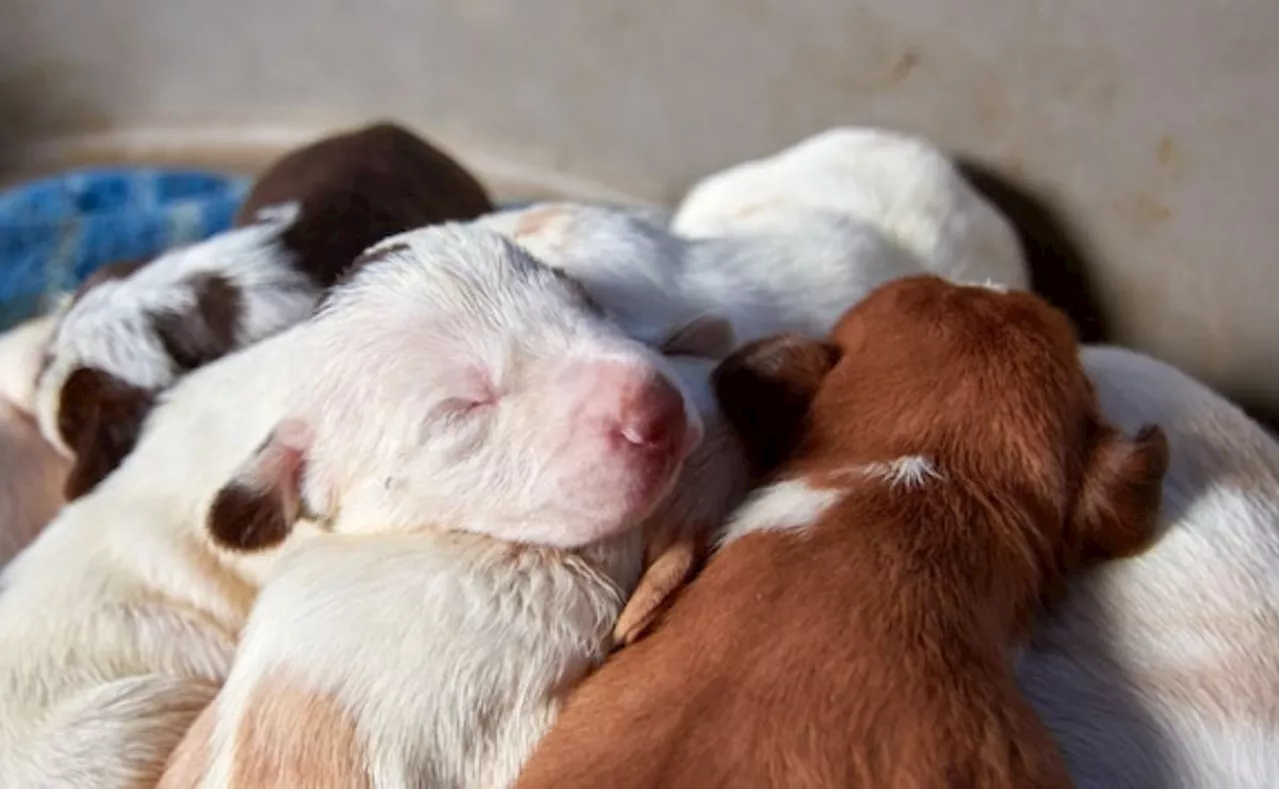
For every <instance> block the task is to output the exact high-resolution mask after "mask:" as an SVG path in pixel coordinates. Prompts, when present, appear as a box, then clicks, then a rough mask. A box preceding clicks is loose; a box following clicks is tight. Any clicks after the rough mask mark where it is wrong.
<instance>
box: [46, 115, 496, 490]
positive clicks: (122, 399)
mask: <svg viewBox="0 0 1280 789" xmlns="http://www.w3.org/2000/svg"><path fill="white" fill-rule="evenodd" d="M491 208H492V206H491V205H490V204H489V201H488V198H487V196H486V195H485V193H484V190H483V189H482V188H481V187H480V186H479V184H477V183H476V182H475V181H474V179H472V178H471V177H470V176H469V175H467V173H466V172H465V171H463V170H462V169H461V167H459V166H458V165H457V164H455V163H454V162H453V161H452V160H450V159H449V158H448V157H447V156H445V155H444V154H443V153H441V152H440V151H438V150H436V149H435V148H433V147H432V146H431V145H429V144H428V143H426V142H424V141H422V140H420V139H418V138H417V137H415V136H413V135H412V134H410V133H409V132H407V131H405V130H403V129H401V128H399V127H397V126H393V125H390V124H379V125H375V126H370V127H367V128H364V129H361V130H359V131H356V132H352V133H349V134H343V135H339V136H336V137H331V138H328V139H325V140H322V141H320V142H318V143H314V144H312V145H309V146H307V147H304V148H301V149H299V150H297V151H295V152H293V153H291V154H289V155H287V156H285V157H284V158H283V159H282V160H280V161H279V162H278V163H276V164H275V165H274V166H272V167H271V168H269V169H268V170H267V171H266V172H265V173H264V174H263V175H262V177H261V178H260V179H259V180H258V182H257V184H256V185H255V186H254V188H253V190H252V191H251V192H250V194H249V196H248V199H247V201H246V203H245V205H244V207H243V208H242V210H241V213H240V217H239V220H240V224H241V225H242V226H241V227H240V228H238V229H235V230H231V231H229V232H227V233H224V234H221V235H219V236H216V237H214V238H212V239H209V240H207V241H204V242H202V243H198V244H194V245H191V246H187V247H185V248H181V249H177V250H174V251H171V252H169V253H166V254H163V255H160V256H159V257H157V258H155V259H154V260H150V261H131V262H126V263H122V264H120V265H116V266H111V267H108V268H106V269H103V270H101V271H99V272H98V273H97V274H96V275H95V276H94V277H92V278H91V279H90V280H89V281H88V282H86V283H85V284H84V285H83V286H82V287H81V289H80V291H79V292H78V293H77V294H76V296H75V298H74V299H73V300H72V301H71V303H70V305H69V307H68V309H67V310H66V311H65V312H64V313H63V314H62V315H61V316H60V319H59V321H58V327H57V331H56V334H55V336H54V338H53V341H52V343H51V344H50V347H49V349H48V355H47V357H46V360H45V366H44V369H43V371H42V372H41V374H40V376H39V382H38V385H37V391H36V401H37V409H36V411H37V414H38V415H39V420H40V428H41V430H42V432H43V433H44V435H45V437H46V438H47V439H48V440H49V441H50V442H51V443H53V445H54V446H56V447H57V448H58V449H59V450H60V451H61V452H62V453H63V454H64V455H66V456H67V457H69V458H73V459H74V464H73V466H72V470H71V473H70V475H69V477H68V479H67V487H66V494H67V496H68V498H77V497H79V496H82V495H84V494H85V493H87V492H88V491H89V490H91V489H93V487H94V486H95V485H97V484H98V483H99V482H101V481H102V479H103V478H104V477H106V476H107V474H109V473H111V471H112V470H114V469H115V468H116V467H117V466H119V465H120V461H121V460H123V459H124V457H125V456H126V455H127V454H128V453H129V452H130V451H131V450H132V448H133V446H134V444H135V443H136V441H137V436H138V430H139V428H140V427H141V425H142V422H143V420H144V418H145V417H146V414H147V413H148V412H149V411H150V410H151V408H152V407H153V406H154V404H155V400H156V396H157V394H158V393H159V392H161V391H163V390H165V389H166V388H168V387H169V386H171V385H172V384H173V382H174V381H175V380H177V379H178V378H179V377H181V376H183V375H185V374H187V373H189V372H191V371H192V370H194V369H196V368H198V367H200V366H202V365H204V364H207V363H209V362H211V361H213V360H214V359H217V358H219V357H221V356H224V355H225V354H227V353H229V352H231V351H233V350H235V349H237V348H241V347H244V346H246V345H250V344H252V343H254V342H257V341H258V340H261V339H262V338H264V337H267V336H270V335H272V334H275V333H276V332H278V331H280V330H281V329H283V328H285V327H287V326H290V325H292V324H294V323H296V322H297V321H299V320H301V319H302V318H304V317H305V316H306V315H308V314H309V313H310V312H311V310H312V309H313V308H314V306H315V304H316V301H317V300H318V299H319V298H320V296H321V294H322V293H323V292H324V290H325V289H326V288H328V287H329V286H331V285H332V284H333V283H334V282H335V281H336V280H337V279H338V277H339V276H340V275H341V274H342V272H343V271H344V270H345V269H346V268H347V267H348V266H349V264H350V263H351V261H352V260H353V259H354V258H355V257H356V255H358V254H359V253H360V252H361V251H362V250H364V249H365V248H366V247H368V246H369V245H371V244H373V243H374V242H377V241H380V240H382V239H383V238H386V237H387V236H389V235H393V234H395V233H399V232H401V231H404V230H409V229H411V228H415V227H420V226H422V225H426V224H429V223H433V222H442V221H446V220H451V219H469V218H471V217H474V216H477V215H479V214H481V213H483V212H485V211H487V210H489V209H491Z"/></svg>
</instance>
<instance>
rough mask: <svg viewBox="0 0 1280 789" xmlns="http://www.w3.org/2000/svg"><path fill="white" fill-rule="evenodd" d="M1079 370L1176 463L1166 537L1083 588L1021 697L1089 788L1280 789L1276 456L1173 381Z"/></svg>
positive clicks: (1118, 358) (1055, 626) (1228, 415)
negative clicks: (1165, 446)
mask: <svg viewBox="0 0 1280 789" xmlns="http://www.w3.org/2000/svg"><path fill="white" fill-rule="evenodd" d="M1082 359H1083V361H1084V364H1085V366H1086V368H1087V369H1088V371H1089V373H1090V375H1091V376H1092V378H1093V380H1094V382H1095V384H1096V386H1097V389H1098V395H1099V398H1100V400H1101V404H1102V408H1103V411H1104V413H1105V415H1106V416H1107V418H1108V419H1110V420H1111V421H1113V422H1115V423H1116V424H1118V425H1119V426H1121V427H1122V428H1124V429H1127V430H1129V431H1133V430H1136V429H1137V428H1138V427H1140V426H1141V425H1142V424H1145V423H1151V422H1154V423H1158V424H1160V425H1161V426H1162V427H1163V429H1164V430H1165V432H1166V433H1167V434H1168V436H1169V443H1170V447H1171V450H1172V457H1171V463H1170V466H1169V471H1168V474H1167V476H1166V477H1165V482H1164V499H1163V511H1162V515H1161V524H1160V530H1159V536H1158V538H1157V542H1156V543H1155V545H1154V546H1153V547H1152V548H1150V549H1149V550H1147V551H1146V552H1145V553H1143V554H1141V555H1139V556H1137V557H1135V558H1133V559H1129V560H1124V561H1117V562H1111V563H1108V564H1105V565H1103V566H1101V567H1099V568H1098V569H1097V570H1096V571H1095V572H1093V573H1092V574H1090V575H1089V576H1086V577H1084V578H1082V579H1081V580H1079V581H1077V582H1075V583H1074V584H1073V586H1072V588H1071V590H1070V594H1069V596H1068V599H1067V600H1066V602H1065V604H1064V605H1063V606H1062V607H1061V608H1060V609H1058V610H1057V612H1056V613H1055V614H1054V615H1053V616H1052V617H1050V618H1048V619H1045V620H1043V621H1042V623H1041V626H1040V627H1039V630H1038V632H1037V634H1036V636H1035V638H1034V640H1033V643H1032V645H1031V648H1030V649H1028V650H1026V651H1025V652H1024V657H1023V660H1022V663H1021V665H1020V678H1021V682H1022V686H1023V688H1024V690H1025V691H1026V692H1027V694H1028V695H1029V696H1030V698H1031V699H1032V701H1033V702H1034V704H1035V706H1036V708H1037V710H1038V711H1039V713H1040V715H1041V716H1042V717H1043V719H1044V720H1045V722H1046V724H1048V726H1049V727H1050V729H1051V730H1052V731H1053V733H1054V735H1055V737H1056V739H1057V741H1058V743H1059V744H1060V745H1061V746H1062V748H1063V753H1064V754H1065V755H1066V757H1067V760H1068V763H1069V765H1070V767H1071V771H1072V775H1073V777H1074V778H1075V780H1076V783H1077V785H1078V786H1080V787H1082V788H1088V787H1115V786H1128V787H1179V788H1192V787H1194V788H1195V789H1216V788H1217V787H1228V786H1230V787H1240V788H1241V789H1254V788H1255V787H1256V788H1257V789H1263V788H1265V787H1275V786H1277V781H1278V780H1280V779H1278V774H1277V757H1278V756H1280V749H1278V747H1277V736H1278V732H1277V726H1276V717H1277V697H1278V696H1280V688H1278V686H1277V635H1278V634H1277V579H1278V575H1280V572H1278V566H1277V550H1278V548H1280V540H1278V539H1277V483H1276V479H1277V465H1278V463H1277V447H1276V442H1275V439H1274V438H1272V437H1271V436H1269V435H1267V434H1266V433H1265V432H1264V431H1263V430H1262V429H1261V428H1259V427H1258V426H1257V425H1255V424H1254V423H1252V422H1251V421H1250V420H1249V419H1248V418H1247V417H1246V416H1245V415H1244V414H1243V413H1241V412H1240V411H1239V410H1238V409H1236V408H1235V407H1234V406H1232V405H1230V404H1229V403H1227V402H1226V401H1224V400H1223V399H1222V398H1221V397H1219V396H1218V395H1216V394H1214V393H1213V392H1212V391H1210V390H1209V389H1208V388H1207V387H1205V386H1203V385H1202V384H1200V383H1199V382H1197V381H1194V380H1192V379H1191V378H1189V377H1187V376H1186V375H1184V374H1182V373H1180V372H1179V371H1177V370H1175V369H1174V368H1172V367H1170V366H1168V365H1165V364H1162V363H1160V362H1157V361H1155V360H1153V359H1150V358H1147V357H1144V356H1141V355H1139V354H1136V353H1133V352H1130V351H1125V350H1120V349H1116V348H1105V347H1099V348H1087V349H1085V350H1084V351H1083V353H1082Z"/></svg>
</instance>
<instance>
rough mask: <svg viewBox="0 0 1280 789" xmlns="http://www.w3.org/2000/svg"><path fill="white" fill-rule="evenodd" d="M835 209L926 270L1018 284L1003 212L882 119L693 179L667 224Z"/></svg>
mask: <svg viewBox="0 0 1280 789" xmlns="http://www.w3.org/2000/svg"><path fill="white" fill-rule="evenodd" d="M815 213H820V214H834V215H837V216H841V217H845V218H848V219H852V220H856V221H860V222H865V223H866V224H868V225H870V226H872V227H874V228H875V229H877V230H878V231H879V232H881V233H883V234H884V235H885V236H886V237H887V238H888V239H891V240H892V242H893V243H895V244H897V245H899V246H900V247H901V248H902V249H904V250H906V251H908V252H910V253H911V254H912V255H913V256H915V257H916V258H918V259H919V260H921V261H924V263H925V267H926V271H928V272H930V273H933V274H941V275H943V276H946V277H949V278H952V279H956V280H962V281H970V282H982V281H984V280H986V279H990V280H992V281H994V282H998V283H1000V284H1003V285H1007V286H1009V287H1014V288H1018V289H1026V288H1027V287H1029V279H1028V274H1027V270H1026V263H1025V262H1024V260H1023V256H1022V250H1021V248H1020V247H1019V244H1018V241H1017V235H1016V234H1015V232H1014V229H1013V226H1012V225H1011V224H1010V223H1009V221H1008V220H1007V219H1006V218H1005V217H1004V216H1003V215H1002V214H1001V213H1000V212H999V211H998V210H997V209H996V208H995V207H994V206H993V205H991V203H989V202H988V201H987V200H986V198H984V197H983V196H982V195H981V194H979V193H978V191H977V190H975V189H974V188H973V186H972V185H971V184H969V182H968V181H966V180H965V178H964V176H962V175H961V174H960V172H959V171H958V170H957V169H956V167H955V165H954V163H952V161H951V159H950V158H949V157H948V156H947V155H946V154H944V153H943V152H942V151H940V150H938V148H936V147H935V146H934V145H933V144H931V143H930V142H929V141H927V140H925V139H923V138H920V137H916V136H914V135H910V134H905V133H903V132H897V131H891V130H888V129H876V128H866V127H862V128H860V127H842V128H833V129H829V130H827V131H824V132H821V133H819V134H816V135H814V136H812V137H809V138H808V139H805V140H802V141H801V142H799V143H797V144H795V145H793V146H791V147H790V148H787V149H785V150H783V151H781V152H779V153H777V154H774V155H772V156H767V157H764V158H761V159H757V160H754V161H749V162H745V163H742V164H739V165H736V166H733V167H730V168H728V169H726V170H724V171H721V172H719V173H715V174H713V175H710V176H708V177H706V178H704V179H703V180H702V181H700V182H699V183H697V184H695V185H694V187H693V188H692V189H690V190H689V193H688V194H687V195H686V196H685V198H684V201H683V202H682V203H681V204H680V206H679V208H678V209H677V210H676V213H675V216H674V217H673V218H672V221H671V229H672V231H673V232H675V233H677V234H680V235H684V236H689V237H692V238H717V237H721V236H726V235H738V234H742V233H759V232H767V231H775V230H777V229H779V228H788V227H790V226H791V225H792V224H793V223H794V222H795V221H796V219H797V217H806V216H811V215H813V214H815Z"/></svg>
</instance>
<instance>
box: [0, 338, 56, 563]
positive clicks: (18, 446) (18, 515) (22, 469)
mask: <svg viewBox="0 0 1280 789" xmlns="http://www.w3.org/2000/svg"><path fill="white" fill-rule="evenodd" d="M52 330H53V319H52V318H50V317H44V318H36V319H34V320H30V321H27V322H26V323H23V324H21V325H19V326H17V327H15V328H13V329H10V330H9V331H7V332H5V333H4V334H3V335H0V567H3V566H4V564H5V563H6V562H8V561H9V559H10V558H12V557H13V555H14V554H16V553H17V552H18V551H20V550H22V549H23V548H24V547H26V545H27V543H29V542H31V540H32V539H33V538H34V537H35V535H36V534H37V533H38V532H39V531H40V529H41V528H43V527H44V525H45V524H46V523H48V522H49V519H50V518H52V517H53V516H54V514H55V513H56V512H57V511H58V508H59V507H61V506H62V503H63V500H64V499H63V495H62V485H63V481H64V480H65V478H66V474H67V469H68V466H69V463H68V462H67V460H66V459H65V458H63V457H62V455H60V454H58V452H57V451H55V450H54V448H53V447H52V446H50V445H49V443H48V442H46V441H45V440H44V438H43V437H42V436H41V435H40V429H39V428H38V427H37V426H36V422H35V417H34V415H33V414H32V413H31V408H32V404H33V402H32V401H33V399H34V397H33V392H32V388H33V385H34V383H35V379H36V370H38V369H39V366H40V354H41V352H42V349H43V347H44V344H45V343H46V342H47V341H48V337H49V334H50V333H51V332H52Z"/></svg>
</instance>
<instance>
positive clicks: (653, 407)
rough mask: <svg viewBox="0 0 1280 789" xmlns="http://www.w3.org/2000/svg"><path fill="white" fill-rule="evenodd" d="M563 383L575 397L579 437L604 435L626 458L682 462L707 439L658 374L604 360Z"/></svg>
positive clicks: (574, 372)
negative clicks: (627, 456)
mask: <svg viewBox="0 0 1280 789" xmlns="http://www.w3.org/2000/svg"><path fill="white" fill-rule="evenodd" d="M561 380H562V381H565V382H566V383H569V385H570V386H571V387H572V390H573V392H574V393H575V396H574V397H573V398H572V401H574V402H576V407H575V408H574V409H573V411H572V412H571V416H570V418H571V419H573V420H574V422H576V423H577V424H576V429H575V430H574V433H575V434H579V435H583V434H591V433H595V434H596V435H602V437H604V438H605V439H606V440H608V441H609V442H610V444H611V445H612V446H614V447H615V448H616V449H617V450H618V451H619V453H621V454H624V455H631V456H634V457H636V458H637V459H643V460H645V461H658V462H679V461H680V460H683V459H684V457H685V456H686V455H688V453H689V452H690V451H692V450H693V448H694V447H695V446H696V445H697V444H698V442H699V441H700V440H701V438H702V436H701V435H700V431H699V430H698V427H699V425H698V423H697V422H696V421H695V422H694V423H693V424H690V422H689V418H688V416H687V414H686V413H685V402H684V398H683V397H682V396H681V395H680V391H679V390H678V389H676V387H675V386H674V385H673V384H672V383H671V382H670V381H668V380H667V379H666V378H665V377H664V376H663V375H661V374H660V373H658V372H657V371H656V370H653V369H651V368H646V367H640V366H634V365H627V364H619V363H615V362H600V363H595V364H589V365H583V366H581V367H575V368H574V369H572V370H571V371H570V372H569V373H568V375H567V376H565V378H562V379H561Z"/></svg>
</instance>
